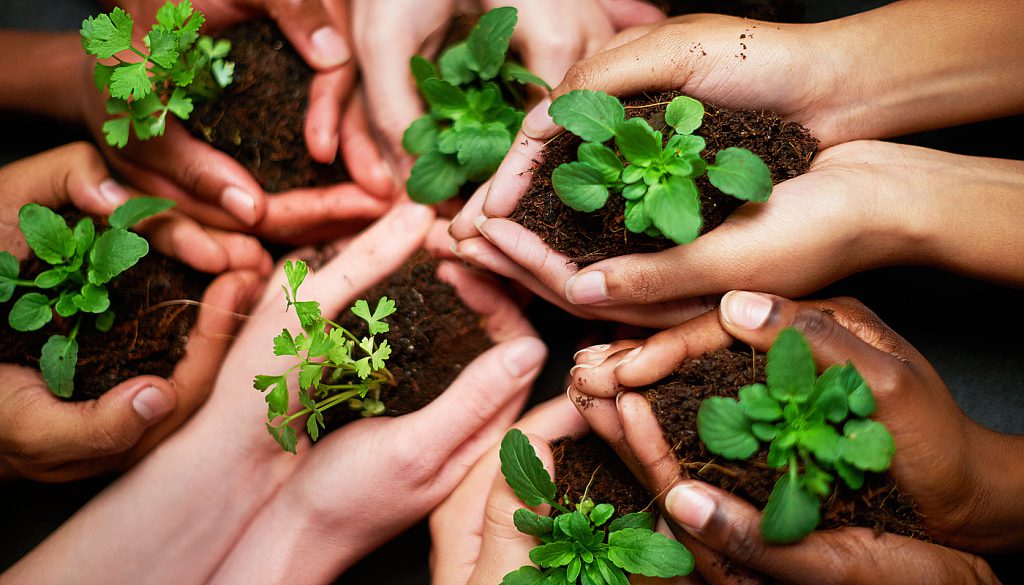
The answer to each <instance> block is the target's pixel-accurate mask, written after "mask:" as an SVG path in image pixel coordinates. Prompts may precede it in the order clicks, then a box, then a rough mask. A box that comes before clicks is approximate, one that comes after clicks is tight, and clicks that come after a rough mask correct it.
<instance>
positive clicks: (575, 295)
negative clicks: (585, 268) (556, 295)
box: [565, 270, 608, 305]
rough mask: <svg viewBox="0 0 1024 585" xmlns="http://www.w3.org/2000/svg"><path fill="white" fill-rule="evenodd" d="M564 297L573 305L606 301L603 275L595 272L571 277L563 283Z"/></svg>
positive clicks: (606, 294)
mask: <svg viewBox="0 0 1024 585" xmlns="http://www.w3.org/2000/svg"><path fill="white" fill-rule="evenodd" d="M565 296H566V297H567V298H568V299H569V302H570V303H572V304H574V305H590V304H593V303H600V302H601V301H606V300H608V286H607V285H606V284H605V280H604V273H603V272H601V271H598V270H595V271H594V272H585V273H583V274H577V275H576V276H573V277H572V278H570V279H569V282H566V283H565Z"/></svg>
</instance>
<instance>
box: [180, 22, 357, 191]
mask: <svg viewBox="0 0 1024 585" xmlns="http://www.w3.org/2000/svg"><path fill="white" fill-rule="evenodd" d="M217 37H218V38H221V39H227V40H229V41H231V54H230V57H229V59H230V60H231V61H233V62H234V63H235V76H234V81H233V82H232V83H231V85H229V86H228V87H227V88H226V89H225V90H224V93H223V94H221V96H220V97H218V98H217V99H215V100H212V101H207V102H202V103H197V104H196V107H195V110H194V111H193V112H192V115H191V117H190V118H189V119H188V120H186V121H185V125H186V126H187V127H188V128H189V130H190V131H191V132H192V133H193V134H195V135H196V136H198V137H200V138H202V139H204V140H206V141H207V142H209V143H210V144H212V145H213V146H215V147H216V148H217V149H219V150H222V151H224V152H226V153H228V154H229V155H231V156H232V157H233V158H234V159H235V160H237V161H238V162H239V163H241V164H242V166H244V167H245V168H246V169H248V170H249V172H250V173H252V176H253V177H255V178H256V180H257V181H258V182H259V184H260V185H261V186H262V187H263V188H264V189H265V190H266V191H267V192H269V193H276V192H280V191H287V190H289V189H300V188H305V187H322V186H326V185H334V184H337V183H342V182H347V181H349V180H350V179H349V175H348V172H347V171H346V170H345V167H344V166H343V165H342V163H341V162H340V160H335V161H334V163H332V164H329V165H325V164H321V163H318V162H316V161H314V160H313V159H312V158H311V157H310V156H309V151H308V150H307V148H306V138H305V123H306V110H307V109H308V106H309V89H310V84H311V82H312V79H313V70H312V69H310V67H309V66H308V65H306V62H305V61H303V60H302V57H300V56H299V54H298V53H296V52H295V49H294V48H292V46H291V44H289V43H288V41H287V40H285V38H284V35H283V34H282V33H281V31H280V29H278V28H277V25H275V24H274V23H273V22H271V21H268V20H257V21H251V22H246V23H243V24H240V25H237V26H234V27H231V28H228V29H225V30H223V31H222V32H221V34H219V35H217Z"/></svg>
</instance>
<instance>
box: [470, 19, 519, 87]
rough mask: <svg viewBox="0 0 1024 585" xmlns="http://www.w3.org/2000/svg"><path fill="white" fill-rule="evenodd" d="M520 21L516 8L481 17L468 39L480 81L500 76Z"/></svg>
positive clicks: (474, 66) (473, 63) (474, 67)
mask: <svg viewBox="0 0 1024 585" xmlns="http://www.w3.org/2000/svg"><path fill="white" fill-rule="evenodd" d="M518 19H519V17H518V15H517V12H516V9H515V8H512V7H510V6H503V7H500V8H495V9H493V10H490V11H488V12H487V13H486V14H484V15H483V16H481V17H480V20H479V21H478V22H477V24H476V25H475V26H474V27H473V30H471V31H470V33H469V36H468V37H466V46H467V47H468V48H469V53H470V55H471V56H472V58H473V59H472V62H471V64H472V65H473V70H474V71H476V72H477V73H479V74H480V79H483V80H485V81H486V80H488V79H492V78H494V77H495V76H496V75H497V74H498V71H499V70H500V69H501V66H502V64H503V63H504V62H505V53H507V52H508V43H509V40H511V38H512V31H513V30H515V27H516V21H517V20H518Z"/></svg>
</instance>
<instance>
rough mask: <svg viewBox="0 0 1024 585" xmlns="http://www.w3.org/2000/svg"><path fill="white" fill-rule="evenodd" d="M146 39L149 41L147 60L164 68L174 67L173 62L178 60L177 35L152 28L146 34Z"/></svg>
mask: <svg viewBox="0 0 1024 585" xmlns="http://www.w3.org/2000/svg"><path fill="white" fill-rule="evenodd" d="M146 39H147V40H148V41H149V60H150V61H152V62H154V63H156V64H157V65H159V66H161V67H164V68H166V69H170V68H171V67H174V62H175V61H177V60H178V35H177V34H175V33H173V32H170V31H167V30H163V29H161V28H154V29H153V30H151V31H149V34H148V35H146Z"/></svg>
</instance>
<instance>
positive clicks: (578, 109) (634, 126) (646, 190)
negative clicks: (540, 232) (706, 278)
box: [548, 90, 772, 244]
mask: <svg viewBox="0 0 1024 585" xmlns="http://www.w3.org/2000/svg"><path fill="white" fill-rule="evenodd" d="M548 111H549V113H550V114H551V117H552V119H553V120H554V121H555V122H556V123H558V124H559V125H560V126H563V127H564V128H565V129H566V130H568V131H569V132H572V133H573V134H575V135H577V136H579V137H580V138H582V139H583V141H584V142H583V144H581V145H580V146H579V149H578V150H577V161H575V162H570V163H565V164H562V165H559V166H558V167H557V168H556V169H555V170H554V172H553V173H552V175H551V184H552V186H553V187H554V189H555V192H556V193H558V196H559V198H561V199H562V201H563V202H564V203H565V204H566V205H568V206H569V207H571V208H573V209H575V210H577V211H583V212H587V213H589V212H592V211H596V210H598V209H600V208H602V207H604V205H605V203H606V202H607V201H608V197H609V195H610V194H611V193H612V192H615V193H621V194H622V196H623V197H624V198H625V199H626V214H625V224H626V228H627V229H629V230H630V231H631V232H633V233H644V234H647V235H650V236H665V237H667V238H669V239H671V240H672V241H674V242H676V243H677V244H685V243H687V242H692V241H693V240H694V239H696V237H697V236H698V235H700V228H701V224H702V222H703V220H702V218H701V213H700V193H699V192H698V190H697V184H696V182H695V180H696V179H697V178H698V177H700V176H702V175H704V174H707V176H708V179H709V180H710V181H711V184H712V185H714V186H715V187H717V188H718V189H719V190H721V191H722V192H723V193H726V194H728V195H732V196H733V197H736V198H738V199H743V200H746V201H766V200H767V199H768V196H769V195H770V194H771V191H772V178H771V171H770V170H769V169H768V165H766V164H765V163H764V161H762V160H761V159H760V158H758V156H757V155H755V154H754V153H752V152H750V151H749V150H747V149H745V148H735V147H733V148H725V149H722V150H721V151H719V152H718V154H717V155H716V156H715V161H714V162H713V163H710V164H709V163H708V162H707V161H705V160H704V159H703V158H701V152H702V151H703V150H704V148H705V141H704V139H703V138H702V137H700V136H697V135H695V134H693V132H694V131H696V130H697V129H698V128H700V125H701V122H702V120H703V118H704V106H703V105H702V104H701V103H700V102H699V101H697V100H695V99H693V98H689V97H686V96H679V97H676V98H675V99H673V100H672V101H671V102H670V103H669V104H668V108H667V109H666V110H665V122H666V123H667V124H668V125H669V126H671V127H672V128H673V131H672V132H671V133H670V136H668V137H667V138H666V137H664V136H662V133H661V132H659V131H657V130H655V129H654V128H652V127H651V125H650V124H649V123H648V122H647V120H645V119H643V118H630V119H628V120H627V119H626V111H625V108H624V107H623V106H622V103H621V102H620V101H619V100H618V98H616V97H614V96H610V95H608V94H606V93H604V92H600V91H591V90H575V91H571V92H569V93H567V94H565V95H563V96H560V97H559V98H558V99H556V100H555V101H554V102H553V103H552V104H551V108H550V109H549V110H548ZM613 138H614V146H615V149H613V148H611V147H610V146H609V145H608V144H606V143H608V142H609V141H610V140H612V139H613Z"/></svg>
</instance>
